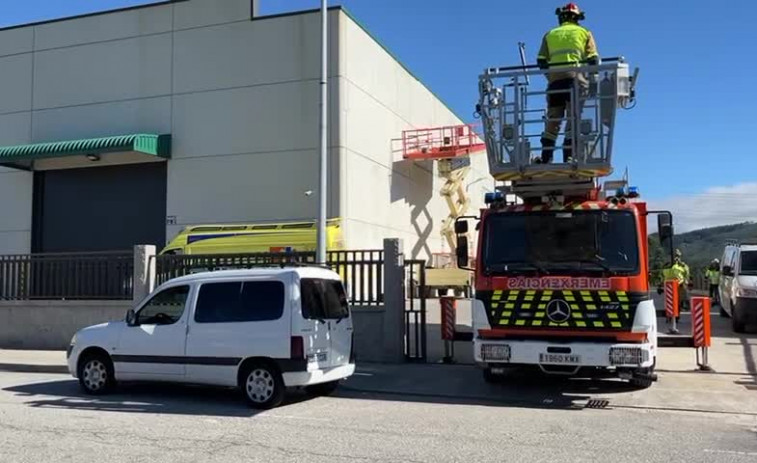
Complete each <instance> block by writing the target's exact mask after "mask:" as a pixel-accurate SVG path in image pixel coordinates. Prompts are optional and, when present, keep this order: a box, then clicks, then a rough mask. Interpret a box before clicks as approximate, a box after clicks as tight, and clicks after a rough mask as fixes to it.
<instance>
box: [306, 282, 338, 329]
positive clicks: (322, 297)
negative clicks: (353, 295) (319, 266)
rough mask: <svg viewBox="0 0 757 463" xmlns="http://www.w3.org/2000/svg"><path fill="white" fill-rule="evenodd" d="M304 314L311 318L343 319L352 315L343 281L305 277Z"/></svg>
mask: <svg viewBox="0 0 757 463" xmlns="http://www.w3.org/2000/svg"><path fill="white" fill-rule="evenodd" d="M300 287H301V288H302V316H303V317H305V318H308V319H311V320H329V319H341V318H347V317H349V316H350V312H349V306H348V304H347V294H346V293H345V292H344V286H342V282H341V281H338V280H320V279H314V278H303V279H302V281H301V283H300Z"/></svg>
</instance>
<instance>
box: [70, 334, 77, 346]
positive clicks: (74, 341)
mask: <svg viewBox="0 0 757 463" xmlns="http://www.w3.org/2000/svg"><path fill="white" fill-rule="evenodd" d="M70 344H71V345H72V346H75V345H76V335H74V336H73V337H72V338H71V343H70Z"/></svg>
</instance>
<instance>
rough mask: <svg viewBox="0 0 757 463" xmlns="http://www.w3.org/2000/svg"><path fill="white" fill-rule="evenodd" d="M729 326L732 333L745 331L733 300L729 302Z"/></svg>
mask: <svg viewBox="0 0 757 463" xmlns="http://www.w3.org/2000/svg"><path fill="white" fill-rule="evenodd" d="M731 328H733V332H734V333H739V334H741V333H743V332H744V331H746V326H745V323H744V321H743V320H742V319H741V316H740V314H739V307H738V306H737V305H736V304H734V303H733V302H731Z"/></svg>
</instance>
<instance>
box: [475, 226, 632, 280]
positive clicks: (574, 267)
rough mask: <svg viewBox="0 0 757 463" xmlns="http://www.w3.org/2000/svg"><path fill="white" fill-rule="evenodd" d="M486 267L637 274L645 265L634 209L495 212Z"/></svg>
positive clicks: (493, 271)
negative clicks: (632, 210) (641, 257)
mask: <svg viewBox="0 0 757 463" xmlns="http://www.w3.org/2000/svg"><path fill="white" fill-rule="evenodd" d="M483 233H484V236H483V238H482V239H483V249H482V251H483V252H482V254H483V267H484V271H485V272H487V273H489V274H513V273H529V272H535V273H537V274H547V275H548V274H557V275H572V274H597V273H600V274H611V275H619V274H626V275H627V274H634V273H637V272H638V268H639V248H638V238H637V233H636V221H635V219H634V215H633V213H632V212H630V211H570V212H568V211H554V212H524V213H515V214H513V213H507V214H504V213H503V214H495V215H490V216H489V218H488V220H487V221H486V225H485V227H484V231H483Z"/></svg>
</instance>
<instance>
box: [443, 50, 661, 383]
mask: <svg viewBox="0 0 757 463" xmlns="http://www.w3.org/2000/svg"><path fill="white" fill-rule="evenodd" d="M571 71H573V72H575V73H577V74H580V75H582V76H584V77H585V78H586V81H585V82H584V84H583V85H581V84H580V82H579V79H574V85H573V87H572V88H567V89H562V90H556V91H547V90H546V87H547V86H546V84H545V83H543V77H544V76H545V75H549V74H550V73H552V72H565V68H564V67H560V66H557V67H551V68H550V69H548V70H542V69H538V67H536V66H529V65H525V64H524V65H520V66H515V67H505V68H491V69H486V70H485V71H484V73H483V74H482V75H481V76H480V84H479V87H480V101H479V103H478V105H477V107H476V110H477V115H479V116H480V118H481V122H482V126H483V129H482V130H483V139H484V141H485V143H486V152H487V156H488V162H489V169H490V172H491V174H492V176H493V177H494V178H495V179H496V180H499V181H501V183H503V184H504V185H503V186H501V187H498V189H497V191H495V192H492V193H489V194H487V197H486V200H485V202H486V204H487V207H486V208H484V209H482V210H481V211H480V215H479V216H477V217H461V218H459V219H458V220H457V221H456V223H455V233H456V235H457V246H456V248H457V260H458V266H459V267H461V268H469V269H471V270H473V271H474V275H475V284H474V285H475V296H474V298H473V300H472V315H473V332H474V333H473V349H474V357H475V360H476V363H477V364H478V365H479V366H481V367H482V368H483V373H484V379H485V380H486V381H489V382H494V381H501V380H502V379H503V375H504V373H505V372H506V370H507V369H508V368H510V367H516V366H531V367H534V368H538V369H540V370H541V371H542V372H544V373H547V374H559V375H580V376H584V375H586V376H607V375H608V374H609V375H615V376H617V377H620V378H622V379H625V380H629V381H630V382H631V383H633V384H634V385H636V386H638V387H649V386H651V384H652V382H653V381H655V380H656V375H655V373H654V369H655V365H656V358H657V329H658V328H657V317H656V310H655V305H654V303H653V301H652V299H651V297H650V282H649V275H650V264H649V258H648V249H647V247H648V246H647V234H648V225H647V220H648V218H649V217H650V216H656V217H657V222H658V223H657V227H658V232H659V234H658V236H659V238H660V240H661V241H662V245H663V248H664V249H666V251H667V252H666V256H668V257H667V258H668V259H670V262H672V255H673V243H672V238H673V226H672V215H671V214H670V213H669V212H667V211H649V210H648V209H647V205H646V204H645V203H644V202H643V201H642V200H641V199H640V194H639V190H638V188H636V187H633V186H630V185H629V182H628V177H627V175H626V176H625V178H624V179H623V180H616V181H604V180H605V179H606V178H607V177H608V176H610V175H611V174H612V172H613V167H612V148H613V135H614V130H615V118H616V113H617V112H618V110H619V109H630V108H632V107H633V106H634V105H635V84H636V81H637V79H638V69H636V70H635V71H634V72H633V73H632V72H631V71H630V68H629V65H628V63H626V61H625V60H624V59H623V58H610V59H606V60H604V61H603V63H602V64H598V65H588V64H582V65H579V66H578V67H575V68H571ZM537 80H538V81H539V82H536V81H537ZM561 92H562V93H565V95H564V97H565V98H563V100H562V101H566V100H567V103H566V108H565V113H564V117H562V118H559V119H556V121H558V122H561V121H566V122H567V123H566V127H565V130H563V129H562V128H561V129H560V130H561V133H560V135H562V138H563V139H565V140H566V144H565V146H563V147H562V150H563V151H565V153H564V154H570V158H567V159H563V160H562V161H563V162H550V163H542V162H539V160H540V155H541V150H542V148H541V146H540V144H539V143H538V139H539V137H541V132H542V130H543V128H544V124H545V122H549V117H550V114H548V111H547V107H546V106H547V105H546V99H547V95H552V94H558V93H561ZM551 115H552V116H554V111H552V112H551ZM561 127H562V126H561ZM535 141H536V143H535ZM559 151H560V148H559V147H557V148H555V154H559V153H558V152H559ZM555 159H556V160H557V156H555ZM474 221H475V222H476V224H475V228H476V230H477V231H478V246H477V250H476V251H477V252H476V253H475V258H473V262H471V260H470V258H469V244H468V236H469V227H470V223H471V222H474Z"/></svg>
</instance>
